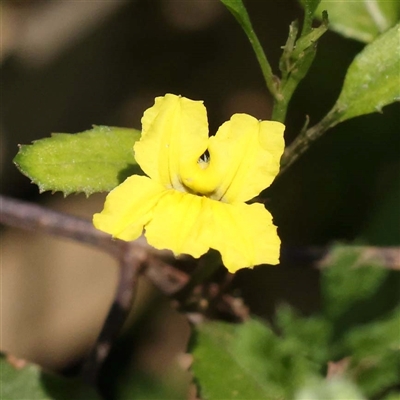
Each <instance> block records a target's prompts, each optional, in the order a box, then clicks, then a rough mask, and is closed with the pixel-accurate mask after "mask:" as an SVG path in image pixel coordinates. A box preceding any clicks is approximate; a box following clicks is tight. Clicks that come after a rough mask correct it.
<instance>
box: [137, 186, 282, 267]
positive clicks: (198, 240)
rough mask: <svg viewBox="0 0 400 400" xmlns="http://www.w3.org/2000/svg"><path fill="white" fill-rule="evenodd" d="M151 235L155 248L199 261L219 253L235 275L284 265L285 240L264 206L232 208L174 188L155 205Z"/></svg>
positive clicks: (150, 239) (150, 242)
mask: <svg viewBox="0 0 400 400" xmlns="http://www.w3.org/2000/svg"><path fill="white" fill-rule="evenodd" d="M145 235H146V238H147V241H148V243H149V244H151V245H152V246H154V247H156V248H158V249H170V250H172V251H173V252H174V253H175V254H182V253H184V254H190V255H192V256H193V257H199V256H201V255H202V254H204V253H206V252H207V251H208V249H209V248H213V249H216V250H218V251H219V252H220V253H221V256H222V261H223V263H224V265H225V266H226V267H227V268H228V270H229V271H230V272H232V273H233V272H236V271H237V270H238V269H240V268H245V267H253V266H254V265H258V264H278V263H279V251H280V240H279V237H278V235H277V233H276V227H275V226H274V225H273V223H272V217H271V214H270V213H269V212H268V211H267V210H266V209H265V208H264V207H263V205H261V204H252V205H247V204H227V203H222V202H219V201H215V200H211V199H208V198H206V197H200V196H195V195H192V194H188V193H181V192H178V191H174V190H170V191H168V193H166V194H165V196H163V197H162V198H160V200H159V202H158V203H157V205H156V206H155V209H154V211H153V219H152V220H151V221H150V222H149V223H148V225H147V226H146V232H145Z"/></svg>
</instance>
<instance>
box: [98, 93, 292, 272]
mask: <svg viewBox="0 0 400 400" xmlns="http://www.w3.org/2000/svg"><path fill="white" fill-rule="evenodd" d="M284 128H285V127H284V125H282V124H281V123H279V122H274V121H258V120H256V119H255V118H253V117H251V116H250V115H247V114H235V115H233V116H232V118H231V119H230V121H228V122H225V123H224V124H223V125H222V126H221V127H220V128H219V130H218V132H217V133H216V135H215V136H211V137H209V136H208V124H207V113H206V109H205V107H204V105H203V102H201V101H193V100H189V99H187V98H184V97H180V96H175V95H172V94H167V95H165V96H164V97H157V98H156V100H155V104H154V106H153V107H151V108H149V109H148V110H146V111H145V113H144V115H143V118H142V137H141V139H140V141H138V142H136V143H135V146H134V151H135V157H136V161H137V162H138V164H139V165H140V167H141V168H142V170H143V171H144V172H145V173H146V174H147V175H148V177H147V176H139V175H133V176H131V177H129V178H128V179H126V180H125V181H124V182H123V183H122V184H121V185H119V186H118V187H116V188H115V189H114V190H112V191H111V192H110V193H109V194H108V196H107V199H106V202H105V205H104V209H103V211H102V212H101V213H99V214H95V215H94V217H93V223H94V225H95V227H96V228H97V229H100V230H101V231H104V232H107V233H110V234H111V235H112V236H113V237H115V238H118V239H122V240H126V241H131V240H135V239H137V238H138V237H139V236H140V235H141V234H142V232H143V229H144V230H145V236H146V238H147V241H148V243H149V244H150V245H152V246H153V247H155V248H157V249H169V250H172V251H173V252H174V253H175V254H190V255H192V256H193V257H200V256H201V255H202V254H205V253H206V252H207V251H208V250H209V249H210V248H212V249H216V250H218V251H219V252H220V253H221V257H222V261H223V263H224V265H225V266H226V267H227V269H228V270H229V271H230V272H235V271H237V270H238V269H240V268H244V267H253V266H254V265H258V264H278V263H279V252H280V240H279V237H278V235H277V232H276V227H275V226H274V225H273V223H272V216H271V214H270V213H269V212H268V211H267V210H266V209H265V208H264V206H263V205H262V204H259V203H254V204H251V205H249V204H245V202H246V201H248V200H251V199H252V198H253V197H255V196H257V195H258V194H259V193H260V192H261V191H262V190H263V189H265V188H266V187H268V186H269V185H270V184H271V183H272V181H273V180H274V178H275V176H276V175H277V173H278V171H279V161H280V158H281V155H282V152H283V149H284V140H283V131H284Z"/></svg>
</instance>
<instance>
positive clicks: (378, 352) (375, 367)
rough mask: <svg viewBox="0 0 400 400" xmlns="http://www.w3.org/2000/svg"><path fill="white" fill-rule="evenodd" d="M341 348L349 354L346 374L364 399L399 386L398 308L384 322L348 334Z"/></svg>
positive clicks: (380, 321)
mask: <svg viewBox="0 0 400 400" xmlns="http://www.w3.org/2000/svg"><path fill="white" fill-rule="evenodd" d="M344 347H345V348H346V350H347V352H348V354H351V364H350V368H349V371H348V374H349V376H352V377H353V379H354V380H355V381H356V382H357V383H358V384H359V385H360V387H361V388H362V389H363V391H364V393H365V394H366V395H367V396H368V398H372V397H376V396H377V395H379V394H380V393H381V392H382V390H383V388H390V387H395V386H398V385H400V308H399V307H398V308H397V309H396V310H395V311H394V312H393V313H391V314H390V315H389V316H388V317H386V318H385V319H382V320H376V321H372V322H370V323H369V324H364V325H362V326H357V327H355V328H353V329H352V330H350V331H349V332H348V334H347V335H346V336H345V338H344Z"/></svg>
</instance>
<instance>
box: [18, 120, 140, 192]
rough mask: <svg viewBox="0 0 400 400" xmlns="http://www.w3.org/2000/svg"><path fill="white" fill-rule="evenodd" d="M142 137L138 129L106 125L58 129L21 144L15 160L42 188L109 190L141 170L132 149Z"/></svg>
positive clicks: (65, 190) (55, 189) (74, 190)
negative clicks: (72, 131)
mask: <svg viewBox="0 0 400 400" xmlns="http://www.w3.org/2000/svg"><path fill="white" fill-rule="evenodd" d="M139 138H140V132H139V131H137V130H135V129H127V128H113V127H107V126H95V127H93V129H91V130H88V131H85V132H82V133H76V134H67V133H56V134H53V135H52V136H51V137H50V138H45V139H41V140H37V141H35V142H34V143H33V144H31V145H22V146H21V147H20V150H19V152H18V154H17V156H16V157H15V158H14V162H15V164H16V165H17V166H18V168H19V169H20V170H21V172H22V173H23V174H25V175H26V176H27V177H29V178H30V179H31V180H32V182H33V183H35V184H37V185H38V186H39V189H40V191H41V192H44V191H46V190H51V191H53V192H56V191H61V192H63V193H64V195H68V194H70V193H77V192H84V193H85V194H86V195H90V194H92V193H95V192H108V191H110V190H111V189H113V188H114V187H116V186H118V185H119V184H120V183H121V182H123V181H124V180H125V179H126V178H127V177H128V176H130V175H132V174H140V173H142V172H141V170H140V168H139V166H138V165H137V163H136V161H135V158H134V152H133V145H134V143H135V141H136V140H138V139H139Z"/></svg>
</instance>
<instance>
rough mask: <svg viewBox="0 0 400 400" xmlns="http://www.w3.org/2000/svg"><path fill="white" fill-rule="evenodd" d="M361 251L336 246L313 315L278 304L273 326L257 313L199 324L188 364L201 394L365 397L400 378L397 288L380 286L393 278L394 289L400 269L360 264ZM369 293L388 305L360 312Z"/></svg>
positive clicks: (212, 396) (206, 396) (209, 396)
mask: <svg viewBox="0 0 400 400" xmlns="http://www.w3.org/2000/svg"><path fill="white" fill-rule="evenodd" d="M362 256H363V255H362V254H360V252H359V251H358V250H357V249H349V248H348V247H343V248H340V246H339V247H338V248H337V250H336V252H335V253H334V256H333V257H332V258H331V260H330V262H329V264H328V265H327V266H326V267H325V268H324V269H323V273H322V279H321V285H322V287H321V290H322V293H323V295H324V304H323V308H322V310H321V312H320V313H319V314H317V315H315V316H311V317H301V316H299V315H297V313H295V312H294V311H293V310H292V309H290V308H289V307H281V308H279V309H278V310H277V314H276V318H275V322H274V328H271V327H269V326H267V325H266V324H264V323H262V322H260V321H259V320H256V319H250V320H248V321H246V322H245V323H243V324H241V325H235V324H228V323H222V322H208V323H204V324H200V325H198V326H196V328H195V334H194V340H193V346H192V349H193V357H194V361H193V366H192V369H193V373H194V377H195V380H196V382H197V383H198V385H199V387H200V393H201V395H202V396H203V398H204V399H210V400H213V399H221V398H223V399H244V398H254V399H262V398H265V399H291V398H295V399H298V400H301V399H307V400H309V399H322V398H324V399H332V400H335V399H337V400H339V399H340V400H341V399H343V398H349V399H350V398H351V399H360V400H362V399H364V398H371V397H376V398H379V397H377V396H379V395H380V394H381V393H384V392H385V391H387V390H388V389H390V388H392V387H395V386H396V385H398V384H400V354H399V352H400V350H399V349H400V333H399V329H398V327H399V326H400V318H399V317H400V309H396V310H394V307H395V305H396V304H397V303H398V291H396V293H397V295H396V294H395V296H394V297H393V296H392V294H391V293H390V290H388V287H387V286H385V284H386V283H387V282H388V281H390V282H393V281H394V283H395V284H394V286H395V288H394V290H396V288H397V289H398V287H399V286H398V285H397V284H396V283H399V280H398V279H399V273H393V271H388V270H385V269H384V268H383V267H381V266H378V262H377V265H375V266H373V265H370V264H365V263H364V262H363V257H362ZM388 278H389V279H388ZM387 294H388V299H389V301H388V300H387V299H385V298H384V297H385V296H386V295H387ZM366 300H372V301H373V302H374V303H379V302H381V303H383V304H385V309H382V307H375V308H374V307H369V309H368V310H367V311H368V312H367V313H364V314H362V313H361V314H362V315H360V307H359V306H360V305H361V306H363V308H365V303H364V301H366ZM344 324H345V325H344ZM345 357H350V361H349V365H348V366H347V367H344V369H343V371H342V372H341V373H340V376H338V377H335V378H334V379H332V380H326V379H325V374H326V371H327V368H328V362H329V361H336V360H341V359H342V358H345ZM342 375H343V376H342ZM221 382H223V383H224V384H221ZM346 396H347V397H346ZM363 396H366V397H363Z"/></svg>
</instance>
